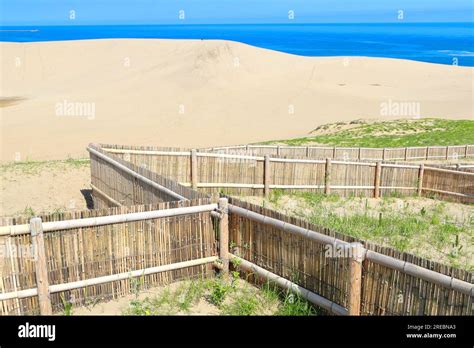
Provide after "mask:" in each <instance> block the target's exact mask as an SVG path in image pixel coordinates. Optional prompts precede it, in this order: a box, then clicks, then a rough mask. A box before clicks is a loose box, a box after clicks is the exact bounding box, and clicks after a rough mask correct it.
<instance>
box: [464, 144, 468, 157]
mask: <svg viewBox="0 0 474 348" xmlns="http://www.w3.org/2000/svg"><path fill="white" fill-rule="evenodd" d="M467 148H468V145H466V148H465V149H464V158H467Z"/></svg>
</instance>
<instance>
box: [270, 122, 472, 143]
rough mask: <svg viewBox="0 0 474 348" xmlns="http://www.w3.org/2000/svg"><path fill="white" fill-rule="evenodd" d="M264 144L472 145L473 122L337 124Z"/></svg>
mask: <svg viewBox="0 0 474 348" xmlns="http://www.w3.org/2000/svg"><path fill="white" fill-rule="evenodd" d="M264 144H286V145H317V144H319V145H330V146H347V147H375V148H381V147H405V146H437V145H440V146H442V145H464V144H474V121H472V120H446V119H437V118H426V119H405V120H395V121H375V122H374V121H371V122H369V121H364V120H357V121H352V122H349V123H345V122H338V123H332V124H327V125H322V126H319V127H318V128H316V129H315V130H313V131H312V132H311V133H310V135H309V136H307V137H303V138H295V139H287V140H278V141H268V142H265V143H264Z"/></svg>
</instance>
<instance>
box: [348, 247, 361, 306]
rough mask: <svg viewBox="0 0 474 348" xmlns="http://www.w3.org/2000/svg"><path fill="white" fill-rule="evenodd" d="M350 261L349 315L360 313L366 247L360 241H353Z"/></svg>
mask: <svg viewBox="0 0 474 348" xmlns="http://www.w3.org/2000/svg"><path fill="white" fill-rule="evenodd" d="M350 248H351V249H350V250H351V255H350V256H351V257H350V261H349V262H350V263H349V277H350V279H349V303H348V307H349V308H348V310H349V315H360V303H361V294H362V261H363V259H364V249H363V246H362V244H360V243H351V247H350Z"/></svg>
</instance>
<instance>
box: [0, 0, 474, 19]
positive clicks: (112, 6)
mask: <svg viewBox="0 0 474 348" xmlns="http://www.w3.org/2000/svg"><path fill="white" fill-rule="evenodd" d="M0 4H1V5H0V6H1V11H0V24H2V25H71V24H73V25H81V24H82V25H86V24H178V23H180V24H183V23H188V24H213V23H287V22H288V21H289V20H288V11H290V10H292V11H294V15H295V18H294V20H293V22H300V23H320V22H325V23H327V22H335V23H341V22H394V21H398V19H397V15H398V11H399V10H403V11H404V12H403V14H404V20H405V21H407V22H470V21H473V20H474V15H473V13H474V12H473V10H474V5H473V1H472V0H291V1H290V0H214V1H211V0H0ZM180 10H184V15H185V20H184V21H183V20H180V19H179V17H178V16H179V11H180ZM70 11H75V16H76V18H75V19H74V21H72V20H70V19H69V16H70Z"/></svg>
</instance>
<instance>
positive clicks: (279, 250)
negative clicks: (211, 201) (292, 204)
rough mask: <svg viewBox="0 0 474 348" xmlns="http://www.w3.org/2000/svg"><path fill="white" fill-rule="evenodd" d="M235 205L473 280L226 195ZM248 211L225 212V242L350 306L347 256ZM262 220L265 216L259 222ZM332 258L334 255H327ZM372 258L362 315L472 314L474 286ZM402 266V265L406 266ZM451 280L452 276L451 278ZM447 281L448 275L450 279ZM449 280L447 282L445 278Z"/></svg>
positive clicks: (364, 283) (456, 271)
mask: <svg viewBox="0 0 474 348" xmlns="http://www.w3.org/2000/svg"><path fill="white" fill-rule="evenodd" d="M229 203H230V204H231V205H233V206H237V207H241V208H244V209H248V210H250V211H252V212H256V213H258V214H262V215H264V216H266V217H269V218H274V219H277V220H278V221H281V222H286V223H289V224H293V225H297V226H300V227H303V228H304V229H305V230H306V232H305V234H307V233H309V232H308V230H310V231H316V232H319V233H321V234H323V235H325V236H330V237H333V238H336V239H338V240H341V241H345V242H349V243H354V242H359V243H362V244H363V246H364V247H365V248H366V249H368V250H371V251H374V252H376V253H375V254H378V253H380V254H382V255H387V256H391V257H393V258H396V259H398V260H403V261H407V262H409V263H411V264H415V265H418V266H421V267H423V268H426V269H429V270H432V271H435V272H438V273H439V274H444V275H447V276H449V277H452V278H456V279H459V280H463V281H465V282H467V283H470V284H472V282H473V280H474V278H473V274H472V273H471V272H467V271H463V270H459V269H455V268H452V267H449V266H446V265H442V264H438V263H436V262H432V261H428V260H426V259H423V258H419V257H416V256H414V255H410V254H407V253H401V252H398V251H396V250H394V249H392V248H386V247H381V246H378V245H375V244H372V243H368V242H364V241H361V240H357V239H355V238H352V237H349V236H347V235H344V234H342V233H338V232H335V231H331V230H329V229H327V228H322V227H320V226H316V225H313V224H310V223H308V222H306V221H303V220H301V219H298V218H295V217H288V216H285V215H283V214H280V213H278V212H275V211H272V210H269V209H266V208H263V207H261V206H257V205H252V204H250V203H248V202H243V201H240V200H238V199H236V198H229ZM247 215H248V214H234V213H233V212H232V211H231V214H230V216H229V240H230V243H231V245H232V246H233V248H232V249H231V251H230V252H231V253H234V254H237V255H238V256H239V257H241V258H242V259H244V260H247V261H249V262H251V263H253V264H255V265H257V266H259V267H261V268H263V269H265V270H267V271H269V272H272V273H274V274H276V275H278V276H281V277H283V278H285V279H289V280H291V281H292V282H294V283H296V284H298V285H299V286H302V287H304V288H305V289H308V290H310V291H312V292H314V293H316V294H319V295H321V296H322V297H324V298H326V299H328V300H329V301H331V302H334V303H336V304H338V305H340V306H342V307H345V308H348V307H349V308H350V306H349V304H350V292H351V291H350V287H351V285H352V284H351V279H352V278H351V277H350V262H351V258H350V257H348V256H347V255H346V256H344V255H342V257H341V255H340V254H337V253H334V254H333V255H331V254H327V252H328V245H329V246H334V244H330V243H325V244H321V243H318V242H316V241H314V240H309V239H308V238H307V237H305V236H300V235H296V234H295V233H291V232H290V230H289V227H285V225H282V227H280V228H276V227H275V226H271V225H268V224H264V223H261V222H257V221H255V220H254V219H251V218H250V217H249V216H247ZM262 221H263V220H262ZM331 256H334V257H331ZM373 259H374V258H372V259H368V258H366V259H365V260H364V261H363V263H362V284H361V290H360V314H362V315H473V314H474V312H473V296H474V293H473V292H472V285H471V292H470V294H466V293H463V292H460V291H457V290H453V289H450V288H449V287H446V286H442V285H439V284H436V283H435V282H433V281H430V280H424V279H422V278H421V277H420V276H413V275H410V274H408V273H406V272H404V271H400V270H397V269H394V268H393V267H387V266H384V265H382V264H380V262H375V261H373ZM406 268H407V267H406V265H405V266H404V267H403V269H406ZM452 278H451V279H452ZM448 279H450V278H448ZM448 284H449V281H448Z"/></svg>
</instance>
